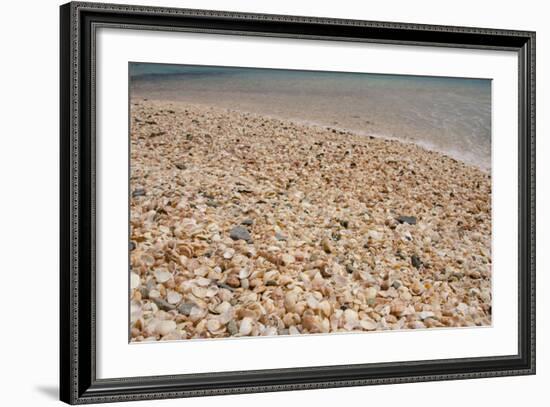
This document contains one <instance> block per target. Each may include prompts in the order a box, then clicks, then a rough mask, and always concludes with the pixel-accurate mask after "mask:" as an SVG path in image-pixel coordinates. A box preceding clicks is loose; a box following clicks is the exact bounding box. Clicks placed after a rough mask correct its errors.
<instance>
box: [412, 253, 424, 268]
mask: <svg viewBox="0 0 550 407" xmlns="http://www.w3.org/2000/svg"><path fill="white" fill-rule="evenodd" d="M411 264H412V265H413V266H414V267H415V268H420V266H421V265H422V260H420V257H418V256H417V255H416V254H413V255H412V256H411Z"/></svg>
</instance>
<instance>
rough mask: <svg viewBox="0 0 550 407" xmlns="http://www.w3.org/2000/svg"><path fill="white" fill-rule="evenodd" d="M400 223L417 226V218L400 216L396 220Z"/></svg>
mask: <svg viewBox="0 0 550 407" xmlns="http://www.w3.org/2000/svg"><path fill="white" fill-rule="evenodd" d="M396 220H397V221H398V222H399V223H408V224H409V225H416V217H414V216H399V217H397V218H396Z"/></svg>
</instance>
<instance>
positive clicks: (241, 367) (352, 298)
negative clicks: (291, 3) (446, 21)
mask: <svg viewBox="0 0 550 407" xmlns="http://www.w3.org/2000/svg"><path fill="white" fill-rule="evenodd" d="M60 13H61V14H60V19H61V43H60V47H61V52H60V54H61V65H60V66H61V141H60V142H61V174H60V177H61V277H60V287H61V301H60V304H61V309H60V313H61V335H60V336H61V379H60V380H61V391H60V394H61V399H62V400H63V401H65V402H67V403H70V404H80V403H98V402H114V401H126V400H142V399H161V398H175V397H194V396H205V395H221V394H234V393H248V392H266V391H281V390H298V389H315V388H328V387H338V386H359V385H372V384H397V383H404V382H416V381H429V380H452V379H470V378H478V377H493V376H504V375H526V374H534V373H535V33H534V32H525V31H521V32H519V31H512V30H496V29H485V28H470V27H449V26H429V25H417V24H404V23H392V22H374V21H357V20H341V19H327V18H314V17H295V16H280V15H260V14H243V13H230V12H222V11H207V10H189V9H168V8H155V7H142V6H126V5H110V4H94V3H69V4H66V5H63V6H61V10H60Z"/></svg>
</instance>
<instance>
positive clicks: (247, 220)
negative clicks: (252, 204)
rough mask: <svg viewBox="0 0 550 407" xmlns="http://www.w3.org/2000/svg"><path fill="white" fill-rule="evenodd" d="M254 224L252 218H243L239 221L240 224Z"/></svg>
mask: <svg viewBox="0 0 550 407" xmlns="http://www.w3.org/2000/svg"><path fill="white" fill-rule="evenodd" d="M253 224H254V220H252V219H245V220H243V221H242V222H241V225H246V226H252V225H253Z"/></svg>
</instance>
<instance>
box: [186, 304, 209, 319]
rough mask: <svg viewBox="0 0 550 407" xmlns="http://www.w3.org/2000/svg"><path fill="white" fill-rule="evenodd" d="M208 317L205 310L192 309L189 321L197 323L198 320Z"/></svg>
mask: <svg viewBox="0 0 550 407" xmlns="http://www.w3.org/2000/svg"><path fill="white" fill-rule="evenodd" d="M205 315H206V310H203V309H201V308H199V307H196V306H194V307H192V308H191V311H190V312H189V319H190V320H191V321H193V322H197V321H198V320H200V319H202V318H203V317H204V316H205Z"/></svg>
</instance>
